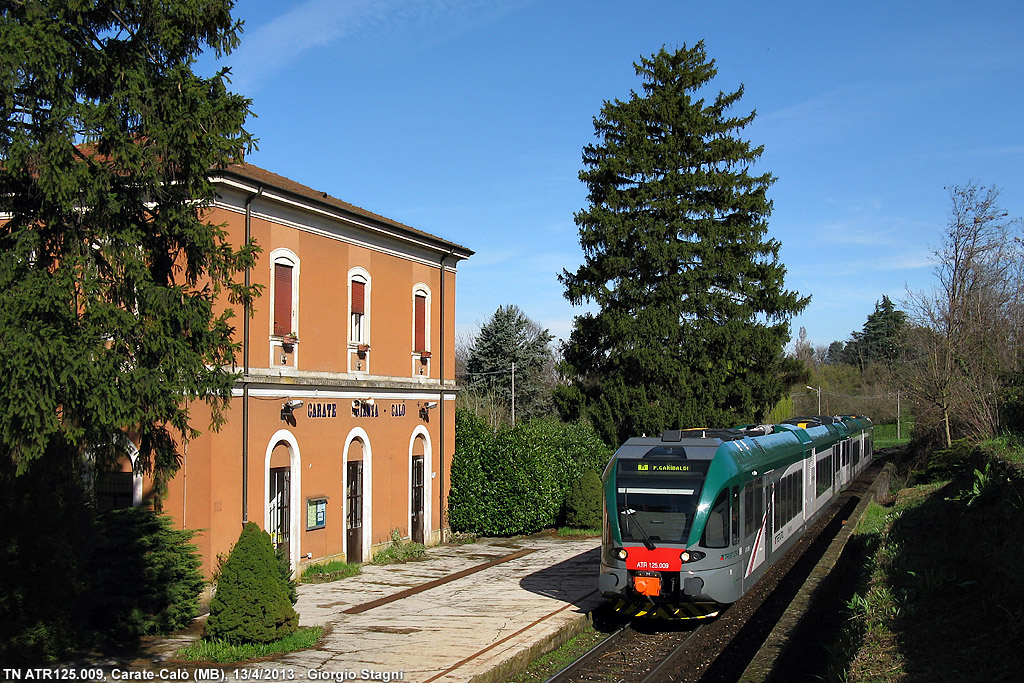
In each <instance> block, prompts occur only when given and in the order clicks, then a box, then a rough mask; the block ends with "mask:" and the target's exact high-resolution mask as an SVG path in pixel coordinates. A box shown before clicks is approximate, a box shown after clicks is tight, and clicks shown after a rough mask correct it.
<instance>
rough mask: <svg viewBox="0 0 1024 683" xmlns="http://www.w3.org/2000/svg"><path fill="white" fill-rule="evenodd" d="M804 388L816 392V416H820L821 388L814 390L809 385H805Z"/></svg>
mask: <svg viewBox="0 0 1024 683" xmlns="http://www.w3.org/2000/svg"><path fill="white" fill-rule="evenodd" d="M806 386H807V388H808V389H810V390H811V391H816V392H818V415H821V387H818V388H817V389H815V388H814V387H812V386H810V385H806Z"/></svg>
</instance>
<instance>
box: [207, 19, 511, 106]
mask: <svg viewBox="0 0 1024 683" xmlns="http://www.w3.org/2000/svg"><path fill="white" fill-rule="evenodd" d="M513 4H515V3H506V4H500V3H498V2H497V1H496V0H419V1H417V2H407V1H406V0H345V1H344V2H341V1H339V0H307V1H306V2H303V3H302V4H300V5H298V6H297V7H295V8H294V9H292V10H291V11H289V12H286V13H285V14H282V15H280V16H278V17H277V18H275V19H273V20H271V21H270V22H268V23H265V24H262V25H260V26H258V27H256V28H250V29H249V30H247V31H246V32H245V37H244V39H243V40H242V44H241V45H240V46H239V48H238V49H237V50H235V51H234V52H233V53H232V54H231V55H230V56H229V57H228V58H226V59H225V60H224V61H225V63H226V64H227V65H229V66H230V67H231V72H232V78H231V80H232V90H234V91H236V92H242V93H246V94H247V95H250V96H251V95H253V94H254V93H255V92H256V91H258V90H259V89H260V87H261V86H262V85H263V84H264V83H266V82H267V81H269V80H270V79H271V78H273V77H274V76H276V75H277V74H279V73H280V72H282V71H284V70H285V69H287V68H288V67H289V66H291V65H292V64H293V63H295V62H296V61H298V60H299V59H300V58H301V57H302V56H303V55H304V54H305V53H307V52H309V51H310V50H313V49H315V48H319V47H323V46H326V45H330V44H333V43H336V42H338V41H340V40H342V39H347V40H350V41H353V42H355V41H360V42H363V43H365V42H368V40H367V39H369V38H371V36H372V39H373V41H374V48H373V50H374V52H375V53H376V54H378V55H380V54H386V52H387V46H388V44H389V43H391V42H394V41H395V40H396V39H398V38H399V37H400V38H401V39H403V40H409V38H410V36H409V34H410V30H411V29H417V28H423V26H424V25H425V24H428V23H430V24H431V25H432V27H433V29H432V30H430V31H424V32H423V34H424V35H427V36H429V38H428V40H432V41H433V42H438V40H445V39H448V38H450V37H452V36H453V35H456V34H458V33H460V32H461V31H464V30H466V29H468V28H471V27H473V26H476V25H479V24H480V23H486V22H488V21H492V20H494V19H495V18H497V17H498V16H500V15H501V14H504V13H505V12H507V11H510V5H513ZM416 42H418V43H420V44H422V43H424V42H425V40H424V39H423V38H422V37H419V38H417V40H416Z"/></svg>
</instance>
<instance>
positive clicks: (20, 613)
mask: <svg viewBox="0 0 1024 683" xmlns="http://www.w3.org/2000/svg"><path fill="white" fill-rule="evenodd" d="M71 451H72V449H71V448H70V447H69V448H68V449H67V452H62V451H60V449H58V448H52V449H50V450H48V451H47V453H46V454H45V455H44V456H43V457H42V458H40V459H39V460H37V461H36V462H34V463H33V464H32V467H31V468H29V469H28V471H27V472H24V473H22V474H16V473H15V464H14V462H13V460H12V459H11V458H8V457H6V456H5V457H3V458H0V520H2V521H0V662H3V664H4V666H11V665H29V664H41V663H43V662H47V661H54V660H55V659H58V658H62V657H64V656H65V655H66V654H67V652H68V650H70V649H74V648H77V647H82V646H87V645H89V644H90V643H91V640H92V638H93V636H94V634H93V633H92V632H91V631H90V629H89V628H88V621H89V612H90V610H89V607H90V602H91V599H92V594H93V591H92V574H91V572H90V571H89V565H90V562H91V557H92V555H93V551H94V548H95V544H96V538H95V528H94V525H93V509H92V507H91V506H90V505H88V503H87V500H86V496H85V492H84V491H83V488H82V477H83V473H82V472H81V470H79V469H77V468H76V467H75V463H76V462H77V460H76V458H75V457H74V456H73V455H69V454H68V453H70V452H71Z"/></svg>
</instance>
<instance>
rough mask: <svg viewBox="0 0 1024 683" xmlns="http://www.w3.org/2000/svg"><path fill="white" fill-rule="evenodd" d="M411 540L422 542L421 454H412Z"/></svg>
mask: <svg viewBox="0 0 1024 683" xmlns="http://www.w3.org/2000/svg"><path fill="white" fill-rule="evenodd" d="M411 493H412V540H413V541H415V542H416V543H423V456H422V455H414V456H412V492H411Z"/></svg>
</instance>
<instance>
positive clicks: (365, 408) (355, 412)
mask: <svg viewBox="0 0 1024 683" xmlns="http://www.w3.org/2000/svg"><path fill="white" fill-rule="evenodd" d="M343 405H345V406H347V405H348V404H347V403H346V404H343ZM351 414H352V417H380V416H381V415H384V416H387V417H405V402H404V401H403V402H395V403H392V404H391V405H390V406H380V407H379V406H378V405H377V403H375V402H374V403H369V402H367V401H361V402H360V401H354V402H353V405H352V410H351ZM306 417H307V418H309V419H311V420H315V419H320V418H336V417H338V404H337V403H333V402H332V403H319V402H310V403H307V404H306Z"/></svg>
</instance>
